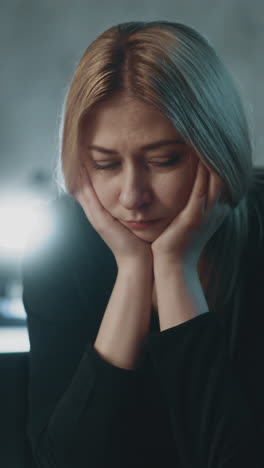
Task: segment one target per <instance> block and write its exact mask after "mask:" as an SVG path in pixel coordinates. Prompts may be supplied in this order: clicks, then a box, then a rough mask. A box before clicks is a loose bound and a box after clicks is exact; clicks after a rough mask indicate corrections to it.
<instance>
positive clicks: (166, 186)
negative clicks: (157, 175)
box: [156, 171, 193, 214]
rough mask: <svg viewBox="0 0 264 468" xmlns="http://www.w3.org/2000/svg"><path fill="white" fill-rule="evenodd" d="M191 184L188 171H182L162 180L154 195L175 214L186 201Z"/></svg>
mask: <svg viewBox="0 0 264 468" xmlns="http://www.w3.org/2000/svg"><path fill="white" fill-rule="evenodd" d="M192 185H193V181H192V178H191V177H190V174H189V173H188V171H182V172H181V173H177V175H175V176H174V177H173V176H172V177H169V178H167V180H163V181H162V183H161V184H160V185H159V186H158V187H157V190H156V195H157V196H158V198H159V200H160V202H161V205H162V206H163V207H164V208H166V209H167V210H168V211H170V212H172V214H177V213H179V211H180V210H182V209H183V207H184V206H185V205H186V203H187V202H188V199H189V196H190V193H191V190H192Z"/></svg>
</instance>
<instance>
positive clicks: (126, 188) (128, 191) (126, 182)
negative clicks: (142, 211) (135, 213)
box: [119, 171, 153, 210]
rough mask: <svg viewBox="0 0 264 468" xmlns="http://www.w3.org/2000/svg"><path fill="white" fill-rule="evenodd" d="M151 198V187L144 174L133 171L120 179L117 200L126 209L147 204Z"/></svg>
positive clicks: (137, 207) (133, 208)
mask: <svg viewBox="0 0 264 468" xmlns="http://www.w3.org/2000/svg"><path fill="white" fill-rule="evenodd" d="M152 198H153V197H152V193H151V187H150V185H149V182H148V181H147V180H146V177H144V175H143V176H142V174H140V173H139V172H136V171H134V172H133V173H132V174H131V173H130V174H129V175H128V177H126V179H123V180H122V182H121V188H120V196H119V201H120V203H121V204H122V205H123V206H124V207H125V208H127V209H128V210H136V209H139V208H141V207H143V206H145V205H148V204H149V203H150V202H151V200H152Z"/></svg>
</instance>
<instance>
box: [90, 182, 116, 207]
mask: <svg viewBox="0 0 264 468" xmlns="http://www.w3.org/2000/svg"><path fill="white" fill-rule="evenodd" d="M91 182H92V185H93V188H94V191H95V193H96V195H97V198H98V199H99V201H100V202H101V204H102V205H103V207H104V208H105V209H107V210H108V209H109V208H111V206H112V205H113V203H114V199H115V191H114V189H113V187H112V186H111V184H109V183H105V182H103V181H101V180H99V179H96V180H95V178H91Z"/></svg>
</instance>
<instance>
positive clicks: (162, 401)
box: [23, 180, 264, 468]
mask: <svg viewBox="0 0 264 468" xmlns="http://www.w3.org/2000/svg"><path fill="white" fill-rule="evenodd" d="M260 182H261V180H260ZM251 197H252V200H253V198H254V200H255V202H254V203H255V204H256V206H258V207H259V212H260V213H261V215H262V219H263V218H264V186H263V180H262V182H261V183H259V185H257V188H256V190H255V191H254V192H252V195H251ZM51 209H52V211H53V214H54V217H55V219H56V224H55V225H54V226H53V231H52V233H51V234H50V236H48V237H47V238H46V240H45V241H44V242H43V243H42V245H41V246H39V247H38V248H37V249H35V250H34V251H32V253H31V255H29V256H28V257H25V259H24V262H23V283H24V292H23V300H24V306H25V310H26V313H27V325H28V332H29V339H30V377H29V385H28V400H29V408H30V414H29V420H28V436H29V438H30V441H31V445H32V448H33V452H34V457H35V459H36V462H37V465H38V466H39V467H42V468H106V467H115V468H119V467H120V468H121V467H122V468H124V467H126V468H130V467H131V468H132V467H133V468H134V467H138V468H141V467H142V468H143V467H144V468H148V467H149V468H155V467H157V468H161V467H162V468H172V467H173V468H200V467H201V468H231V467H232V468H235V467H240V468H243V467H245V468H249V467H251V468H261V467H262V468H263V467H264V455H263V448H262V445H263V440H264V366H263V363H264V339H263V337H264V299H263V278H264V275H263V272H264V239H263V235H262V234H263V233H262V232H261V229H260V224H259V218H258V214H257V211H256V210H255V209H252V210H251V214H250V216H251V221H250V235H249V240H248V245H247V248H246V250H245V252H244V256H243V265H244V267H243V272H242V273H243V275H242V277H243V283H242V287H243V292H244V300H243V306H242V307H241V310H240V312H239V314H238V317H237V318H236V320H235V321H234V317H233V316H232V308H231V307H230V308H227V309H226V310H223V311H222V312H221V314H219V313H215V312H214V311H204V313H203V314H202V315H199V316H197V317H195V318H193V319H191V320H188V321H187V322H184V323H182V324H180V325H177V326H175V327H172V328H169V329H167V330H164V331H162V332H161V331H160V329H159V322H158V317H157V316H156V315H155V314H154V311H152V318H151V326H150V330H149V333H148V335H147V336H146V339H145V342H144V347H143V351H142V355H141V359H140V360H139V363H138V365H137V366H136V367H135V368H134V369H129V370H128V369H123V368H119V367H117V366H114V365H112V364H111V363H109V362H107V361H106V360H104V359H103V358H101V357H100V355H99V354H98V353H97V352H96V351H95V349H94V348H93V343H94V341H95V339H96V336H97V333H98V329H99V327H100V324H101V320H102V317H103V315H104V311H105V309H106V307H107V304H108V301H109V298H110V296H111V293H112V290H113V288H114V284H115V280H116V276H117V266H116V262H115V259H114V256H113V254H112V252H111V250H110V249H109V248H108V246H107V245H106V244H105V243H104V241H103V240H102V238H101V237H100V236H99V234H98V233H97V232H96V231H95V230H94V228H93V227H92V225H91V224H90V223H89V221H88V220H87V218H86V217H85V214H84V212H83V210H82V208H81V207H80V205H79V204H78V203H77V202H76V201H74V200H73V199H71V198H68V197H59V198H58V199H56V200H55V201H54V202H53V203H52V204H51ZM234 327H235V330H234ZM234 332H235V333H234ZM231 340H233V342H232V343H231V342H230V341H231ZM231 345H232V346H231ZM230 349H232V354H230V351H229V350H230Z"/></svg>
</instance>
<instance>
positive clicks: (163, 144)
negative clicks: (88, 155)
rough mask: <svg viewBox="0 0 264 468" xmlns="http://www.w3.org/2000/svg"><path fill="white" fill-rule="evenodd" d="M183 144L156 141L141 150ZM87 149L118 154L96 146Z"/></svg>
mask: <svg viewBox="0 0 264 468" xmlns="http://www.w3.org/2000/svg"><path fill="white" fill-rule="evenodd" d="M184 143H185V142H184V141H183V140H180V139H178V140H160V141H156V142H155V143H150V144H149V145H145V146H142V148H141V149H142V150H144V151H148V150H152V149H155V148H160V147H161V146H167V145H176V144H184ZM87 148H88V149H91V150H95V151H99V152H100V153H104V154H118V152H117V151H114V150H110V149H106V148H103V147H102V146H97V145H89V146H87Z"/></svg>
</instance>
